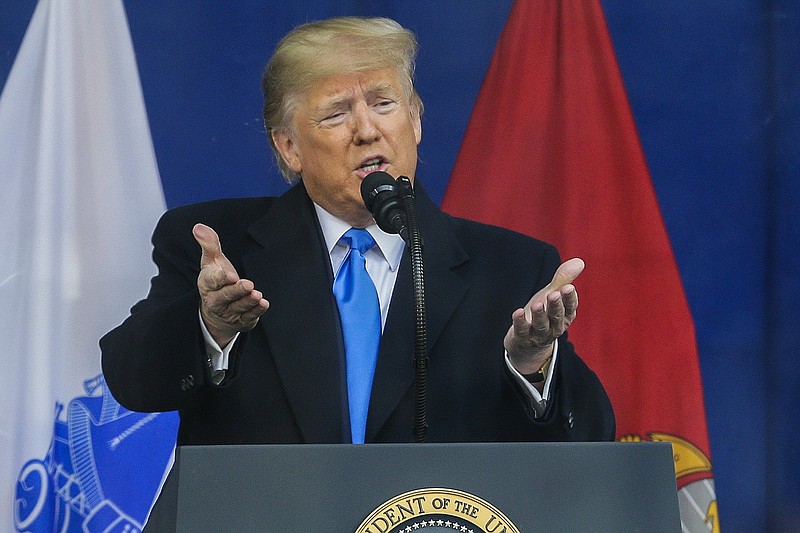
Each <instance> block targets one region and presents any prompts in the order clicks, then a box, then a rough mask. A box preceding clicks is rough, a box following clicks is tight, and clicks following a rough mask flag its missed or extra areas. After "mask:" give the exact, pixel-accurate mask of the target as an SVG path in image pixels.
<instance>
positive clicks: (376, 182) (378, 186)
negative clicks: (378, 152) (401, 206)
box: [361, 170, 397, 213]
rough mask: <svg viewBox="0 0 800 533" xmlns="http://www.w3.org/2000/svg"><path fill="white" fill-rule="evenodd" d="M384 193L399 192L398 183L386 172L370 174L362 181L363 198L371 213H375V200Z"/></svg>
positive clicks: (379, 171) (378, 171)
mask: <svg viewBox="0 0 800 533" xmlns="http://www.w3.org/2000/svg"><path fill="white" fill-rule="evenodd" d="M384 191H389V192H397V182H396V181H395V180H394V178H392V176H390V175H389V174H388V173H386V172H383V171H381V170H376V171H375V172H370V173H369V174H367V176H366V177H365V178H364V179H363V180H362V181H361V198H362V199H363V200H364V205H366V206H367V209H369V211H370V212H372V213H374V211H373V207H374V206H375V198H376V197H377V196H378V194H380V193H382V192H384Z"/></svg>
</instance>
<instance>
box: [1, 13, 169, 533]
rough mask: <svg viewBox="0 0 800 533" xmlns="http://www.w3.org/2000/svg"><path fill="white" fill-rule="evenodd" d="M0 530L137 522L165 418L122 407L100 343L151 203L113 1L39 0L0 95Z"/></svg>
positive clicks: (165, 446) (138, 281)
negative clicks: (103, 367) (110, 385)
mask: <svg viewBox="0 0 800 533" xmlns="http://www.w3.org/2000/svg"><path fill="white" fill-rule="evenodd" d="M0 185H2V186H1V187H0V339H2V340H1V341H0V346H2V347H3V357H2V362H0V531H69V532H73V531H75V532H78V531H92V532H94V531H130V532H134V531H137V530H138V529H141V524H142V523H143V522H144V520H145V519H146V516H147V513H148V511H149V508H150V506H151V504H152V502H153V498H154V496H155V493H156V491H157V489H158V487H159V485H160V483H161V481H162V478H163V475H164V469H165V467H166V465H167V463H168V461H169V459H170V454H171V452H172V448H173V445H174V438H175V430H176V427H177V416H176V415H175V414H174V413H171V414H160V415H159V414H144V413H132V412H130V411H127V410H125V409H123V408H122V407H120V406H119V404H117V403H116V402H115V401H114V400H113V398H112V397H111V396H110V394H109V393H108V392H107V390H106V388H105V382H104V381H103V379H102V374H101V371H100V350H99V348H98V339H99V338H100V337H101V336H102V335H103V334H104V333H105V332H106V331H108V330H110V329H111V328H113V327H114V326H116V325H117V324H119V323H120V322H121V321H122V320H123V319H124V318H125V317H126V316H127V314H128V308H129V306H130V304H131V303H133V302H135V301H136V300H138V299H140V298H142V297H143V296H144V295H145V292H146V288H147V285H148V279H149V278H150V276H152V275H153V274H154V273H155V269H154V267H153V265H152V263H151V262H150V261H149V252H150V244H149V236H150V233H151V231H152V229H153V227H154V226H155V223H156V220H157V219H158V217H159V215H160V214H161V213H162V212H163V210H164V198H163V194H162V192H161V185H160V181H159V177H158V169H157V167H156V162H155V155H154V152H153V146H152V140H151V138H150V132H149V127H148V123H147V115H146V113H145V109H144V101H143V97H142V92H141V86H140V83H139V76H138V73H137V70H136V62H135V59H134V54H133V48H132V43H131V38H130V33H129V31H128V25H127V20H126V17H125V12H124V8H123V6H122V2H121V0H113V1H112V0H83V1H75V0H40V1H39V4H38V5H37V7H36V11H35V12H34V15H33V18H32V20H31V23H30V26H29V27H28V30H27V33H26V34H25V38H24V40H23V42H22V46H21V48H20V51H19V53H18V55H17V58H16V60H15V62H14V66H13V68H12V70H11V73H10V75H9V77H8V80H7V82H6V86H5V87H4V89H3V92H2V96H0Z"/></svg>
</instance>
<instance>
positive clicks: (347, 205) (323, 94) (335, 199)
mask: <svg viewBox="0 0 800 533" xmlns="http://www.w3.org/2000/svg"><path fill="white" fill-rule="evenodd" d="M421 139H422V125H421V123H420V116H419V109H418V107H417V106H415V105H412V104H411V103H410V102H409V100H408V98H407V97H406V95H405V92H404V91H403V87H402V85H401V83H400V80H399V78H398V76H397V72H396V71H395V70H394V69H392V68H386V69H380V70H371V71H365V72H357V73H352V74H333V75H330V76H327V77H324V78H322V79H320V80H318V81H317V82H316V83H314V84H313V85H311V86H310V87H309V88H308V90H306V91H305V92H304V93H303V94H300V95H299V96H298V98H297V104H296V106H295V111H294V115H293V120H292V125H291V128H290V130H289V131H286V132H273V140H274V141H275V145H276V147H277V148H278V151H279V152H280V153H281V155H282V156H283V158H284V160H285V161H286V163H287V164H288V165H289V168H291V169H292V170H293V171H295V172H297V173H298V174H301V175H302V178H303V183H304V184H305V186H306V189H307V190H308V194H309V196H310V197H311V199H312V200H313V201H314V202H316V203H317V204H319V205H320V206H321V207H322V208H323V209H325V210H326V211H328V212H329V213H331V214H333V215H335V216H337V217H339V218H341V219H343V220H345V221H347V222H349V223H350V224H351V225H352V226H354V227H366V226H368V225H369V224H371V223H372V215H371V214H370V213H369V211H367V209H366V207H364V202H363V200H362V199H361V192H360V187H361V181H362V180H363V179H364V177H365V176H366V175H367V174H369V173H370V172H373V171H375V170H382V171H384V172H388V173H389V174H391V175H392V176H394V177H395V178H396V177H398V176H408V177H409V178H410V179H411V180H413V179H414V172H415V170H416V167H417V145H418V144H419V142H420V140H421Z"/></svg>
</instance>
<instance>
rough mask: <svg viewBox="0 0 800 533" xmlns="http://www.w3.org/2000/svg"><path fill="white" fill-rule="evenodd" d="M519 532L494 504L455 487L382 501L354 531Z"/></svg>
mask: <svg viewBox="0 0 800 533" xmlns="http://www.w3.org/2000/svg"><path fill="white" fill-rule="evenodd" d="M420 529H425V531H426V532H428V533H435V532H437V531H442V532H449V533H453V532H454V531H460V532H462V533H519V529H517V527H516V526H515V525H514V524H512V523H511V521H510V520H509V519H508V518H507V517H506V516H505V515H504V514H503V513H502V512H500V510H499V509H497V508H496V507H495V506H494V505H492V504H490V503H489V502H486V501H484V500H482V499H480V498H478V497H477V496H474V495H472V494H469V493H466V492H462V491H459V490H455V489H443V488H427V489H417V490H412V491H409V492H406V493H403V494H400V495H399V496H395V497H394V498H392V499H391V500H389V501H387V502H385V503H383V504H382V505H380V506H379V507H378V508H377V509H375V510H374V511H373V512H372V513H371V514H370V515H369V516H368V517H367V518H365V519H364V521H363V522H361V525H360V526H358V529H356V531H355V533H411V532H412V531H413V532H416V531H419V530H420Z"/></svg>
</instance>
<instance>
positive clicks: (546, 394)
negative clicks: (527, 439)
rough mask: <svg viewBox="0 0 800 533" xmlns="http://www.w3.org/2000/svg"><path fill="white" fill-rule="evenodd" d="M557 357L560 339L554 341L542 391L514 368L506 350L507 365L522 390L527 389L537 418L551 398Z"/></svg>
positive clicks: (526, 391) (526, 393) (527, 394)
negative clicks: (551, 357)
mask: <svg viewBox="0 0 800 533" xmlns="http://www.w3.org/2000/svg"><path fill="white" fill-rule="evenodd" d="M557 358H558V339H556V340H555V341H554V342H553V359H552V360H551V362H550V365H549V367H548V368H547V375H545V377H544V388H543V389H542V392H539V389H537V388H536V387H534V386H533V385H532V384H531V383H530V382H529V381H528V380H527V379H525V378H524V377H523V376H522V374H520V373H519V372H518V371H517V369H516V368H514V365H512V364H511V360H510V359H509V357H508V352H506V366H507V367H508V369H509V370H510V371H511V374H512V375H513V376H514V378H515V379H516V380H517V381H518V382H519V384H520V385H521V386H522V390H523V391H525V395H526V396H527V397H528V399H529V400H530V401H531V407H533V411H534V413H536V417H537V418H538V417H540V416H542V415H543V414H544V411H545V409H546V408H547V401H548V400H549V399H550V385H551V383H552V382H553V369H554V368H555V367H556V359H557Z"/></svg>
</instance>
